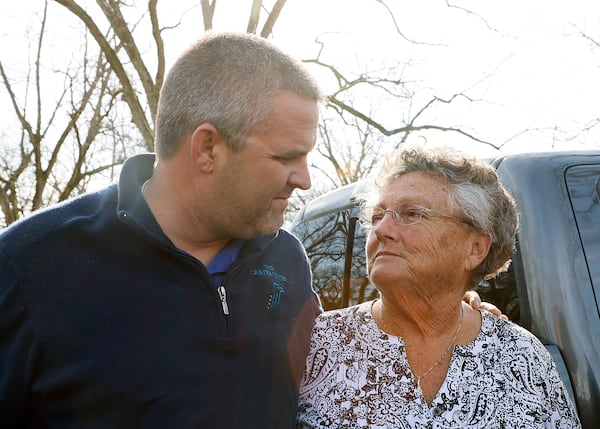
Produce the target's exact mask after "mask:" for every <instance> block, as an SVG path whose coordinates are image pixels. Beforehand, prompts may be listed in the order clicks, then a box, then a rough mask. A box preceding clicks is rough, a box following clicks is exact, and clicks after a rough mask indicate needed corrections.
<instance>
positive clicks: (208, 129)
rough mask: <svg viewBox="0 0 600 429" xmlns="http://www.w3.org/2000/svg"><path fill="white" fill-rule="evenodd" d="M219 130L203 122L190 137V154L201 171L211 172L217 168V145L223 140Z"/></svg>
mask: <svg viewBox="0 0 600 429" xmlns="http://www.w3.org/2000/svg"><path fill="white" fill-rule="evenodd" d="M222 140H223V138H222V137H221V134H220V133H219V130H218V129H217V128H216V127H215V126H214V125H211V124H207V123H205V124H202V125H200V126H199V127H198V128H196V129H195V130H194V132H193V134H192V136H191V137H190V156H191V160H192V163H193V164H194V165H195V166H196V168H198V169H199V170H200V171H202V172H204V173H211V172H212V171H213V169H214V168H215V155H216V151H215V146H217V145H218V144H219V143H220V142H222Z"/></svg>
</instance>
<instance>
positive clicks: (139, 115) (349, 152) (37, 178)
mask: <svg viewBox="0 0 600 429" xmlns="http://www.w3.org/2000/svg"><path fill="white" fill-rule="evenodd" d="M296 1H298V0H296ZM52 3H55V4H57V5H60V6H61V7H63V8H64V10H66V11H68V12H69V13H70V14H71V15H72V16H73V17H74V18H75V19H76V20H77V21H78V22H80V23H81V24H82V25H83V26H84V28H85V29H86V31H87V34H88V35H89V37H90V38H91V39H92V40H93V43H90V44H89V45H88V50H89V51H94V52H96V57H95V59H94V60H92V59H91V58H89V57H88V56H87V55H86V59H85V63H84V64H83V65H82V66H81V67H74V66H71V68H68V69H64V70H62V71H60V72H61V73H62V75H63V76H64V90H63V93H62V94H61V96H60V97H59V98H58V99H57V101H55V103H54V112H55V114H54V115H51V119H49V120H48V122H47V123H46V128H44V127H43V126H42V125H41V118H42V109H43V108H47V106H49V105H51V102H49V101H48V100H47V99H45V98H44V97H43V92H42V83H41V81H40V73H39V64H40V63H41V60H42V59H43V52H44V51H43V44H42V40H43V36H44V31H43V25H42V30H41V31H40V37H39V44H38V49H37V61H36V62H35V64H36V66H35V67H34V68H33V69H32V75H31V78H30V80H29V81H28V82H29V88H32V89H35V91H36V93H37V98H36V104H37V122H36V121H30V120H29V119H28V118H29V116H28V115H31V113H29V110H28V109H26V108H25V107H24V106H22V105H21V104H20V103H19V96H18V95H17V94H16V93H15V92H14V91H13V87H12V85H11V79H10V78H9V76H8V75H7V72H6V71H5V70H4V68H3V67H2V68H0V72H1V74H2V79H3V83H4V86H5V88H6V90H7V92H8V93H9V94H10V98H11V100H12V103H13V107H14V110H15V113H16V114H17V116H18V117H19V121H20V123H21V125H22V129H23V133H22V135H21V142H20V146H19V150H18V152H17V151H13V152H12V153H11V154H10V156H12V157H13V158H10V157H9V154H5V155H6V156H5V158H4V159H2V160H1V162H4V163H5V165H7V166H8V167H9V168H8V169H7V170H6V171H9V172H10V174H8V175H7V176H6V177H2V179H1V180H2V184H3V189H2V191H1V192H2V193H1V194H0V206H1V207H2V209H3V212H4V213H5V219H6V221H5V223H6V224H8V223H10V222H12V221H14V220H15V219H17V218H18V217H19V216H20V215H21V214H22V213H25V212H27V211H31V210H35V209H37V208H38V207H41V206H42V205H44V204H47V203H49V202H53V201H58V200H62V199H65V198H67V197H68V196H69V195H72V194H74V193H77V192H83V191H85V190H86V188H87V185H88V183H89V181H90V180H91V178H92V177H93V175H94V174H98V173H100V172H107V171H109V172H110V173H111V174H112V173H114V171H115V170H113V168H116V167H115V166H116V165H117V164H118V163H120V162H121V161H122V160H123V158H124V157H125V156H126V155H127V154H128V153H131V152H132V151H133V150H134V149H135V148H136V147H137V142H136V140H138V139H137V138H136V137H138V136H139V140H141V142H143V145H144V149H145V150H148V151H152V150H153V149H154V120H155V116H156V110H157V105H158V95H159V92H160V88H161V87H162V84H163V80H164V76H165V63H166V61H165V42H164V39H163V36H164V33H165V31H166V30H170V29H173V28H176V27H177V26H178V25H179V23H178V22H176V23H174V24H172V23H171V24H170V25H165V24H163V23H161V22H160V21H159V16H160V15H159V13H158V10H157V6H158V0H149V1H148V3H147V8H146V9H144V10H141V9H140V8H139V6H137V8H136V7H134V6H133V5H132V4H128V3H127V2H124V1H123V0H96V1H95V2H86V3H85V7H84V3H83V2H82V1H77V0H53V2H52ZM372 3H373V6H374V7H380V6H383V7H384V8H385V10H386V11H387V12H388V16H389V18H390V19H389V22H388V23H387V25H391V26H393V28H395V30H396V33H397V34H398V35H399V37H400V38H401V39H402V40H404V41H406V42H407V43H419V42H417V41H414V40H412V39H411V38H410V37H409V36H407V35H406V34H404V33H403V32H402V29H401V28H400V26H399V25H398V22H397V21H396V19H395V16H394V14H393V13H392V10H391V9H390V7H389V6H388V4H387V3H386V2H385V1H383V0H373V2H372ZM244 4H245V5H246V6H247V7H248V9H247V12H246V13H247V14H248V15H247V16H248V19H247V22H246V25H245V28H241V29H240V31H246V32H250V33H255V34H259V35H260V36H262V37H271V36H272V35H273V31H274V28H275V27H276V24H277V22H278V20H279V18H280V16H281V14H282V11H283V10H284V7H285V6H286V4H287V1H286V0H271V1H263V0H248V1H247V2H244ZM218 5H221V3H219V2H218V1H217V0H200V1H199V2H198V6H199V7H200V11H201V13H202V24H203V28H204V30H205V31H211V30H213V29H214V28H213V24H214V16H215V11H216V10H217V6H218ZM447 7H456V6H453V5H450V4H447ZM46 10H47V9H44V18H43V20H42V22H43V23H44V22H45V20H46ZM236 13H239V7H238V8H237V11H236ZM184 14H185V11H182V17H181V18H180V19H182V18H183V15H184ZM478 19H481V18H480V17H478ZM317 43H319V41H318V40H317ZM148 46H149V48H148ZM92 47H93V48H92ZM306 62H307V63H308V64H310V65H311V66H314V67H318V68H320V69H321V70H324V71H326V72H327V73H329V74H330V75H331V76H332V77H333V79H334V81H335V82H336V87H335V88H334V89H333V90H331V91H330V93H329V94H327V95H328V97H327V99H326V103H325V106H324V107H325V109H324V114H323V120H322V122H321V124H320V126H319V141H318V145H317V149H316V151H315V152H316V158H315V160H314V162H313V167H314V169H315V171H316V172H317V173H318V176H319V178H318V180H319V181H320V180H323V181H324V183H319V184H317V183H316V182H317V180H315V181H314V182H315V184H316V186H315V187H314V188H315V189H314V191H312V192H311V193H310V194H307V195H306V196H305V197H304V198H308V197H313V196H314V195H317V194H319V193H322V192H324V191H326V190H328V189H330V188H332V187H336V186H340V185H344V184H347V183H351V182H354V181H357V180H359V179H361V178H363V177H365V176H367V175H368V174H369V173H370V172H371V171H372V169H373V167H374V165H375V164H376V162H377V160H378V159H379V157H380V154H382V153H383V152H384V151H387V150H389V149H390V148H392V147H394V146H397V145H399V144H402V143H403V142H404V141H406V139H407V137H408V136H409V135H410V134H411V133H413V132H415V131H420V130H426V129H437V130H441V131H449V132H455V133H459V134H462V135H464V136H467V137H469V138H471V139H472V140H473V141H475V142H478V143H483V144H491V143H488V142H485V141H483V140H481V139H479V138H478V137H477V136H475V135H473V134H471V133H469V132H467V131H465V130H462V129H461V128H455V127H447V126H442V125H440V124H438V123H435V122H431V121H430V120H428V119H427V113H429V112H430V111H435V110H436V109H438V108H439V106H440V105H449V104H451V103H453V102H454V101H455V100H456V99H458V98H463V99H468V100H470V98H469V97H468V95H467V93H457V94H455V95H454V96H452V97H450V98H447V99H443V98H441V97H437V96H435V95H432V96H431V98H430V99H429V100H424V101H423V100H422V98H421V99H420V100H419V101H418V100H417V99H416V98H415V95H416V94H415V93H414V90H412V89H411V88H412V87H411V85H410V84H409V82H407V81H406V80H405V79H404V77H403V76H402V74H399V75H398V70H402V69H403V68H404V67H406V66H407V64H400V65H392V66H390V67H387V68H386V67H382V68H379V69H378V70H364V71H363V72H361V73H356V72H353V71H348V70H344V69H343V68H341V67H340V66H339V65H335V64H331V63H328V62H325V61H323V60H322V59H321V56H320V54H317V56H316V57H315V58H309V59H306ZM150 64H152V66H150ZM1 65H2V63H0V66H1ZM82 76H84V77H85V78H84V79H81V77H82ZM78 82H85V86H84V87H83V88H81V87H79V86H78V84H77V83H78ZM390 100H392V101H393V102H394V103H395V104H394V109H393V110H394V111H397V112H402V113H401V114H398V115H396V116H393V117H390V115H389V113H386V111H385V110H386V109H384V108H382V107H381V106H382V105H383V104H385V103H390ZM124 106H126V109H124V108H123V107H124ZM65 112H67V113H65ZM64 117H67V118H68V120H67V121H66V123H65V124H64V125H63V127H62V133H60V135H59V136H58V137H57V138H56V139H55V140H54V141H53V142H52V143H51V144H50V143H49V140H48V135H47V129H48V128H49V127H50V124H52V128H56V123H57V121H58V120H60V119H63V118H64ZM127 119H129V120H130V121H131V123H132V124H133V126H134V127H135V129H136V130H137V132H136V133H133V134H134V135H135V136H136V137H133V138H132V139H131V140H127V137H126V136H127V134H129V135H131V134H132V133H131V130H130V129H129V125H128V123H127ZM126 131H129V133H127V132H126ZM139 140H138V141H139ZM43 142H45V143H46V144H45V145H43V144H42V143H43ZM67 146H68V147H69V148H70V150H69V156H67V155H66V149H65V147H67ZM42 147H43V148H44V149H43V150H42ZM94 148H103V150H104V151H105V155H104V156H99V157H96V156H94V157H92V156H91V154H92V153H93V151H94ZM65 159H69V161H68V162H66V161H65ZM98 159H102V160H105V161H106V162H100V163H99V162H97V161H98ZM61 162H64V163H65V165H64V166H63V167H62V168H61V167H60V165H61ZM33 172H35V173H33ZM28 174H29V176H28ZM26 176H27V185H26V184H24V181H25V177H26ZM25 190H28V192H26V191H25ZM29 194H31V195H30V196H29ZM26 195H28V196H26ZM302 202H303V200H302V199H299V200H298V205H299V204H301V203H302ZM292 206H294V204H292ZM292 210H293V209H292Z"/></svg>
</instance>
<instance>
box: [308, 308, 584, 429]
mask: <svg viewBox="0 0 600 429" xmlns="http://www.w3.org/2000/svg"><path fill="white" fill-rule="evenodd" d="M372 303H373V301H370V302H366V303H363V304H360V305H357V306H355V307H350V308H346V309H342V310H336V311H331V312H327V313H324V314H322V315H321V316H319V317H318V318H317V321H316V324H315V327H314V330H313V336H312V341H311V349H310V353H309V356H308V359H307V363H306V369H305V374H304V379H303V381H302V386H301V389H300V404H299V411H298V425H297V427H298V428H486V429H488V428H578V427H581V426H580V423H579V420H578V418H577V415H576V412H575V410H574V408H573V405H572V403H571V400H570V398H568V397H567V393H566V390H565V388H564V385H563V384H562V382H561V380H560V377H559V375H558V372H557V371H556V368H555V366H554V362H553V361H552V358H551V357H550V355H549V354H548V352H547V351H546V349H545V348H544V346H543V345H542V344H541V343H540V341H538V340H537V339H536V338H535V337H534V336H533V335H532V334H531V333H529V332H528V331H526V330H524V329H523V328H521V327H519V326H517V325H515V324H513V323H510V322H505V321H503V320H501V319H500V318H498V317H495V316H493V315H491V314H489V313H487V312H485V311H482V319H483V323H482V327H481V331H480V333H479V335H478V336H477V338H475V339H474V340H473V341H472V342H471V343H469V344H466V345H464V346H456V347H455V349H454V352H453V355H452V360H451V362H450V368H449V369H448V374H447V376H446V379H445V381H444V383H443V385H442V387H441V388H440V390H439V392H438V393H437V395H436V397H435V399H434V400H433V402H432V403H431V406H429V405H428V404H427V402H426V401H425V399H424V398H423V395H422V393H421V390H420V389H419V388H418V387H417V384H416V381H415V379H414V377H413V375H412V372H411V370H410V367H409V365H408V361H407V359H406V353H405V350H404V343H403V340H402V338H401V337H395V336H391V335H388V334H386V333H384V332H383V331H381V330H380V329H379V327H378V326H377V324H376V323H375V321H374V320H373V317H372V316H371V306H372Z"/></svg>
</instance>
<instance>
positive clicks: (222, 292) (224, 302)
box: [217, 285, 229, 316]
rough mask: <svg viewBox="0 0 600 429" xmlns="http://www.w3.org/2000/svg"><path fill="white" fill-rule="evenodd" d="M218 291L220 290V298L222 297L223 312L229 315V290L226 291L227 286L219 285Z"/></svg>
mask: <svg viewBox="0 0 600 429" xmlns="http://www.w3.org/2000/svg"><path fill="white" fill-rule="evenodd" d="M217 291H218V292H219V298H221V307H223V314H224V315H225V316H229V305H227V292H226V291H225V286H223V285H221V286H219V288H218V289H217Z"/></svg>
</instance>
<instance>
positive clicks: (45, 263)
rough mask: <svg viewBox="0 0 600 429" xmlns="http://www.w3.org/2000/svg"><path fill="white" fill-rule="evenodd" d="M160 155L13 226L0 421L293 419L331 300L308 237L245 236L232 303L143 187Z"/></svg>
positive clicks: (273, 424)
mask: <svg viewBox="0 0 600 429" xmlns="http://www.w3.org/2000/svg"><path fill="white" fill-rule="evenodd" d="M153 163H154V156H153V155H151V154H143V155H138V156H135V157H132V158H131V159H129V160H128V161H127V162H126V163H125V165H124V167H123V171H122V174H121V178H120V180H119V184H118V185H116V184H115V185H112V186H110V187H108V188H106V189H104V190H101V191H99V192H96V193H90V194H86V195H83V196H81V197H78V198H76V199H73V200H70V201H68V202H66V203H64V204H60V205H56V206H53V207H51V208H49V209H46V210H43V211H39V212H37V213H35V214H33V215H32V216H30V217H28V218H26V219H24V220H22V221H19V222H18V223H15V224H13V225H12V226H11V227H9V228H8V229H7V230H5V231H4V232H3V233H2V234H1V235H0V427H2V428H5V429H6V428H60V429H64V428H77V429H88V428H103V429H105V428H113V429H115V428H123V429H125V428H126V429H133V428H160V429H165V428H177V429H187V428H190V429H191V428H227V429H234V428H274V429H275V428H276V429H282V428H292V427H294V425H295V423H294V422H295V416H296V406H297V399H298V384H299V382H300V379H301V376H302V371H303V369H304V359H305V357H306V353H307V351H308V345H309V341H310V332H311V328H312V323H313V319H314V317H315V316H316V315H317V314H318V313H319V312H320V311H321V307H320V304H319V300H318V298H317V296H316V294H315V293H314V291H313V290H312V288H311V275H310V268H309V264H308V261H307V257H306V253H305V251H304V249H303V248H302V245H301V244H300V243H299V242H298V240H297V239H296V238H294V237H293V236H292V235H290V234H289V233H287V232H286V231H284V230H280V231H279V232H278V233H276V234H273V235H270V236H261V237H258V238H256V239H253V240H248V241H247V242H245V243H244V246H243V248H242V250H241V252H240V255H239V258H238V260H237V261H236V262H235V263H234V265H233V266H232V268H231V270H230V272H229V273H228V274H227V277H226V279H225V282H224V285H223V286H224V289H225V292H226V300H227V307H228V310H229V314H225V312H224V306H223V305H222V301H221V297H220V296H219V293H218V290H217V289H218V288H217V286H218V285H215V284H214V282H213V280H212V278H211V277H210V275H209V274H208V272H207V270H206V267H205V266H204V265H203V264H202V263H201V262H199V261H198V260H197V259H195V258H193V257H192V256H190V255H189V254H187V253H185V252H183V251H181V250H179V249H178V248H176V247H175V246H174V245H173V244H172V243H171V241H170V240H169V239H168V238H167V237H166V236H165V235H164V234H163V232H162V230H161V229H160V227H159V226H158V224H157V223H156V220H155V219H154V217H153V216H152V213H151V212H150V210H149V208H148V206H147V205H146V202H145V200H144V198H143V197H142V195H141V192H140V189H141V186H142V183H143V182H144V181H145V180H146V179H147V178H148V177H150V175H151V174H152V169H153Z"/></svg>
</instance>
